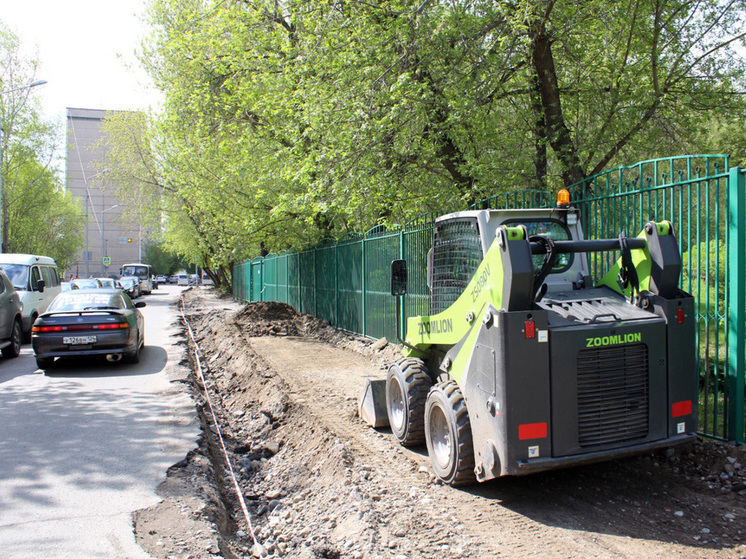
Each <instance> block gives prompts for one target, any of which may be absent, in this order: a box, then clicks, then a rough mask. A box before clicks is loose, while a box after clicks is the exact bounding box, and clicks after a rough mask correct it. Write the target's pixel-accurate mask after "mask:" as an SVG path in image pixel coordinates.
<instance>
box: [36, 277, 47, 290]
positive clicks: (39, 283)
mask: <svg viewBox="0 0 746 559" xmlns="http://www.w3.org/2000/svg"><path fill="white" fill-rule="evenodd" d="M46 285H47V284H46V283H45V282H44V280H43V279H40V280H39V281H37V282H36V290H37V291H38V292H39V293H44V287H45V286H46Z"/></svg>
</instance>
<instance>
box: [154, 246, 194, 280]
mask: <svg viewBox="0 0 746 559" xmlns="http://www.w3.org/2000/svg"><path fill="white" fill-rule="evenodd" d="M143 260H144V261H145V262H146V263H147V264H150V265H151V266H152V267H153V271H154V273H155V274H163V275H165V276H171V275H173V274H175V273H176V272H178V271H179V270H185V269H187V268H188V267H189V265H190V264H189V262H187V261H185V260H184V259H183V258H181V257H179V255H177V254H174V253H173V252H171V251H169V250H168V249H167V248H166V246H165V245H164V243H163V242H157V241H153V242H149V243H148V244H146V245H145V255H144V257H143Z"/></svg>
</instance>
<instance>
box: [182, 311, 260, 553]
mask: <svg viewBox="0 0 746 559" xmlns="http://www.w3.org/2000/svg"><path fill="white" fill-rule="evenodd" d="M179 312H180V313H181V319H182V320H183V321H184V324H185V325H186V327H187V332H189V338H190V339H191V340H192V343H193V344H194V347H195V349H194V358H195V361H196V363H197V373H198V374H199V379H200V382H201V383H202V390H203V391H204V393H205V398H206V399H207V406H208V407H209V408H210V414H211V415H212V422H213V424H214V426H215V432H216V433H217V435H218V440H219V441H220V446H221V448H222V449H223V456H224V457H225V463H226V464H227V465H228V472H229V473H230V476H231V479H232V480H233V488H234V489H235V490H236V496H237V497H238V501H239V503H241V510H242V511H243V515H244V518H245V519H246V524H247V525H248V527H249V533H250V534H251V539H252V540H253V541H254V545H259V542H258V541H257V539H256V534H254V527H253V525H252V524H251V515H250V514H249V509H248V508H247V507H246V501H245V500H244V497H243V492H242V491H241V487H240V486H239V485H238V480H237V479H236V475H235V473H234V472H233V466H231V461H230V459H229V458H228V450H227V449H226V448H225V442H224V440H223V433H222V432H221V430H220V423H218V418H217V416H216V415H215V409H214V408H213V406H212V400H210V393H209V392H208V390H207V384H206V383H205V376H204V374H203V373H202V361H201V360H200V358H199V354H200V352H201V351H202V350H201V349H200V347H199V344H198V343H197V340H196V339H195V338H194V332H193V331H192V327H191V326H190V325H189V322H188V321H187V319H186V316H184V310H183V309H180V310H179Z"/></svg>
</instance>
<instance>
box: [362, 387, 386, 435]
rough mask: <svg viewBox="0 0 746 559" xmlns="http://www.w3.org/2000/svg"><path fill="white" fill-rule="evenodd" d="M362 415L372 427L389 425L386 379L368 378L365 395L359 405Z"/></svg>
mask: <svg viewBox="0 0 746 559" xmlns="http://www.w3.org/2000/svg"><path fill="white" fill-rule="evenodd" d="M358 413H359V414H360V417H361V418H362V419H363V421H365V423H367V424H368V425H370V426H371V427H374V428H378V427H388V425H389V416H388V414H387V413H386V381H385V380H368V381H367V382H366V383H365V390H364V391H363V397H362V398H360V404H359V406H358Z"/></svg>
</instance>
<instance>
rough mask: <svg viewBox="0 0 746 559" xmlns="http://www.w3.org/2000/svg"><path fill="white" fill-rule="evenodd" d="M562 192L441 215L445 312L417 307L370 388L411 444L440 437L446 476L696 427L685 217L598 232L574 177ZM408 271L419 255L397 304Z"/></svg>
mask: <svg viewBox="0 0 746 559" xmlns="http://www.w3.org/2000/svg"><path fill="white" fill-rule="evenodd" d="M560 199H561V201H560V202H558V205H557V207H556V208H549V209H528V210H473V211H464V212H458V213H453V214H449V215H445V216H442V217H440V218H438V219H437V220H436V221H435V227H434V235H433V246H432V248H431V250H430V251H429V253H428V266H427V274H428V275H427V278H428V286H429V288H430V315H429V316H416V317H411V318H409V319H408V320H407V328H406V336H405V337H404V338H403V339H401V336H399V337H400V341H401V343H402V346H403V355H404V357H403V359H401V360H399V361H398V362H396V363H394V364H392V365H391V366H390V368H389V370H388V375H387V379H386V381H385V384H384V381H373V382H372V383H370V384H369V385H368V386H367V387H366V390H365V393H364V395H363V398H362V399H361V402H360V413H361V416H362V417H363V418H364V419H365V420H366V421H367V422H368V423H369V424H371V425H373V426H375V427H380V426H382V425H385V424H386V423H388V424H389V425H390V427H391V431H392V432H393V434H394V436H395V437H396V438H397V439H398V441H399V442H400V443H401V444H402V445H405V446H415V445H421V444H422V443H423V442H425V443H426V444H427V451H428V454H429V456H430V461H431V464H432V468H433V470H434V472H435V474H436V475H437V476H438V477H439V478H440V479H442V480H443V481H444V482H445V483H449V484H452V485H460V484H466V483H471V482H473V481H474V480H478V481H486V480H489V479H493V478H496V477H500V476H505V475H522V474H529V473H532V472H538V471H542V470H548V469H553V468H559V467H566V466H572V465H578V464H586V463H592V462H598V461H603V460H610V459H614V458H619V457H623V456H628V455H633V454H639V453H644V452H649V451H654V450H658V449H663V448H668V447H672V446H674V445H678V444H682V443H687V442H692V441H693V440H694V438H695V436H696V435H695V433H696V428H697V372H696V345H695V344H696V340H695V338H696V330H695V328H696V325H695V313H694V299H693V297H692V296H691V295H689V294H687V293H684V292H683V291H681V290H680V289H679V287H678V283H679V276H680V273H681V257H680V253H679V249H678V245H677V243H676V238H675V236H674V231H673V226H672V224H671V223H670V222H667V221H663V222H658V223H655V222H648V223H647V224H646V225H645V227H644V229H643V231H642V232H641V233H640V235H639V236H638V237H636V238H628V237H626V236H625V234H624V233H621V234H620V235H619V237H618V238H614V239H596V240H584V239H583V233H582V231H581V227H580V219H579V217H580V216H579V211H578V210H577V209H575V208H573V207H571V206H570V204H569V195H568V194H567V191H563V192H561V195H560ZM608 251H618V252H619V253H620V254H621V257H620V258H619V259H618V260H617V261H616V264H615V265H613V266H612V267H611V269H610V270H609V272H608V273H607V274H606V275H605V276H604V277H602V278H600V279H599V280H598V281H596V282H595V283H594V282H593V280H592V278H591V277H590V273H589V261H588V259H589V258H590V257H598V255H599V253H603V252H608ZM609 259H610V261H613V259H614V258H613V256H610V257H609ZM406 278H407V273H406V262H405V261H402V260H397V261H394V262H392V295H395V296H397V297H398V298H399V300H398V301H397V311H398V310H399V306H400V304H401V296H402V295H404V294H405V293H406ZM384 406H385V412H386V413H385V417H383V418H382V417H381V415H382V414H381V413H380V410H381V409H382V408H384ZM376 410H378V411H376Z"/></svg>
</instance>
